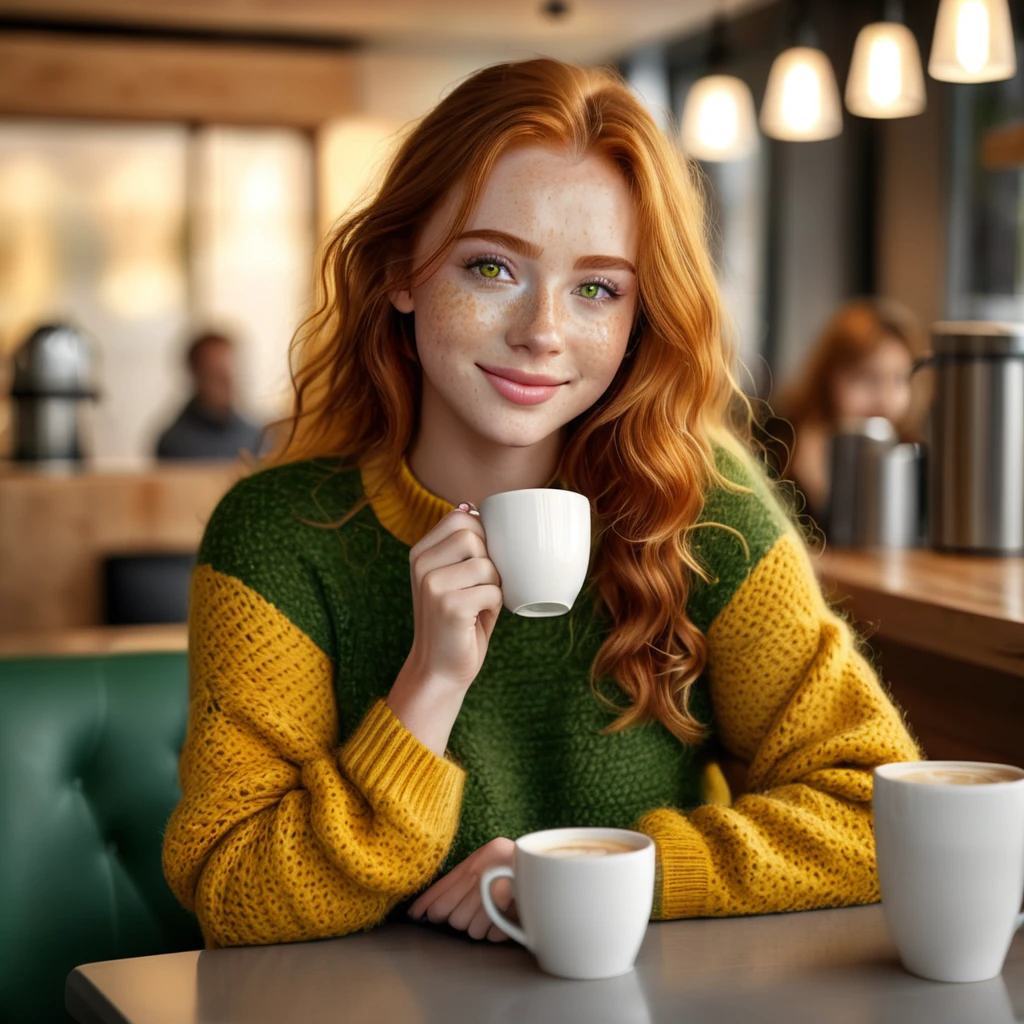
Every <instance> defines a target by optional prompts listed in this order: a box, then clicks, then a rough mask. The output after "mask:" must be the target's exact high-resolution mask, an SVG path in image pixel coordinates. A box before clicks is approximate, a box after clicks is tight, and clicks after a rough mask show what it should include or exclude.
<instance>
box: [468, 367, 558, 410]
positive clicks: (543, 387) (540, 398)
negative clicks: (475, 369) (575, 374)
mask: <svg viewBox="0 0 1024 1024" xmlns="http://www.w3.org/2000/svg"><path fill="white" fill-rule="evenodd" d="M477 365H478V366H480V364H479V363H478V364H477ZM480 370H481V371H482V372H483V375H484V376H485V377H486V378H487V380H488V381H489V382H490V384H491V387H493V388H494V390H495V391H497V392H498V394H499V395H501V397H502V398H507V399H508V400H509V401H510V402H515V403H516V405H540V404H541V402H546V401H547V400H548V399H549V398H552V397H554V394H555V392H556V391H557V390H558V389H559V388H560V387H561V386H562V385H563V384H566V383H568V382H567V381H560V380H556V379H555V378H554V377H544V376H542V375H540V374H535V373H522V372H520V371H519V370H506V369H497V368H495V369H493V370H491V369H488V368H486V367H484V366H480Z"/></svg>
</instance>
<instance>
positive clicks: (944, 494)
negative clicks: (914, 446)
mask: <svg viewBox="0 0 1024 1024" xmlns="http://www.w3.org/2000/svg"><path fill="white" fill-rule="evenodd" d="M921 365H927V366H931V367H933V368H934V371H935V388H934V396H933V399H932V413H931V424H930V435H931V437H930V441H931V444H930V453H929V470H928V493H929V502H928V504H929V522H930V528H929V539H930V542H931V545H932V547H935V548H939V549H942V550H947V551H968V552H979V553H980V552H985V553H988V554H999V555H1012V554H1022V553H1024V324H1000V323H986V322H981V321H964V322H944V323H938V324H936V325H935V326H934V327H933V328H932V354H931V355H930V356H929V357H927V358H926V359H925V360H923V361H922V364H921Z"/></svg>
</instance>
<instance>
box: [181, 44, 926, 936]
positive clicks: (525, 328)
mask: <svg viewBox="0 0 1024 1024" xmlns="http://www.w3.org/2000/svg"><path fill="white" fill-rule="evenodd" d="M691 174H692V172H691V169H690V168H689V166H688V164H687V162H686V160H685V158H684V157H683V156H682V154H681V153H680V152H679V150H678V148H676V147H675V146H674V144H673V143H672V142H671V141H670V140H669V138H668V137H667V136H666V135H665V134H664V133H663V132H662V131H661V130H660V129H659V127H658V126H657V124H656V123H655V121H654V120H653V118H652V117H651V115H650V114H649V113H648V112H647V111H646V109H645V108H644V107H643V106H642V105H641V103H640V102H639V101H638V100H637V99H636V98H635V96H634V95H633V93H632V92H631V91H630V89H629V88H628V87H627V86H626V85H625V84H624V83H623V82H622V81H621V79H619V78H618V77H617V76H615V75H614V74H613V73H611V72H608V71H606V70H599V69H585V68H579V67H575V66H572V65H568V64H563V63H560V62H558V61H553V60H547V59H540V60H530V61H523V62H516V63H509V64H502V65H497V66H494V67H490V68H485V69H484V70H482V71H479V72H477V73H476V74H474V75H472V76H470V77H469V78H468V79H466V80H465V81H464V82H462V83H461V84H460V85H459V86H458V87H456V88H455V89H454V90H453V91H452V92H450V93H449V94H448V95H447V96H446V98H445V99H444V100H442V101H441V103H440V104H439V105H438V106H437V107H436V108H435V109H434V110H433V111H432V112H431V113H429V114H427V115H426V116H425V117H424V118H423V119H422V120H421V121H419V122H418V123H417V125H416V127H415V128H413V130H412V131H411V133H410V134H409V135H408V136H407V137H406V139H405V140H404V141H403V143H402V145H401V147H400V149H399V151H398V153H397V155H396V156H395V158H394V160H393V162H392V163H391V166H390V168H389V169H388V171H387V173H386V176H385V178H384V181H383V183H382V185H381V187H380V189H379V190H378V191H377V192H376V193H375V195H374V196H373V197H372V198H370V199H368V200H367V201H366V202H365V203H364V204H363V205H362V206H361V207H359V208H358V209H356V210H355V211H353V212H351V213H350V214H349V215H347V216H346V218H344V219H343V220H342V221H341V222H339V224H338V226H337V227H336V228H335V231H334V233H333V235H332V237H331V239H330V240H329V241H328V243H327V245H326V247H325V249H324V255H323V265H322V267H321V276H320V280H321V281H322V282H323V288H324V292H323V294H322V295H321V298H320V302H319V307H318V309H317V311H316V312H315V313H314V314H313V315H312V317H311V318H310V319H309V320H308V321H307V322H306V324H305V325H304V327H303V328H301V329H300V331H299V333H298V334H297V336H296V339H295V342H294V348H293V366H294V376H293V381H294V387H295V400H294V411H293V414H292V416H291V417H290V422H289V431H288V436H287V438H286V442H285V444H284V446H283V449H282V450H281V451H280V452H278V453H277V455H276V457H275V459H274V461H273V464H272V465H270V466H269V467H268V468H264V469H262V470H261V471H259V472H256V473H255V474H253V475H251V476H249V477H247V478H246V479H243V480H241V481H240V482H239V483H238V484H236V485H235V486H234V487H233V488H232V489H231V491H229V492H228V494H227V495H226V496H225V497H224V498H223V499H222V501H221V503H220V504H219V505H218V507H217V509H216V511H215V512H214V514H213V516H212V518H211V519H210V522H209V523H208V525H207V528H206V532H205V535H204V538H203V542H202V546H201V550H200V554H199V559H198V565H197V568H196V571H195V575H194V578H193V585H192V601H191V606H190V631H189V657H190V665H191V684H190V685H191V699H190V710H189V720H188V730H187V737H186V740H185V745H184V747H183V750H182V755H181V764H180V778H181V788H182V797H181V801H180V803H179V804H178V806H177V808H176V809H175V811H174V814H173V815H172V817H171V820H170V822H169V823H168V826H167V829H166V832H165V837H164V861H163V862H164V872H165V874H166V877H167V879H168V881H169V884H170V886H171V888H172V889H173V891H174V892H175V893H176V895H177V896H178V898H179V899H180V900H181V902H182V903H183V904H184V905H185V906H186V907H188V908H190V909H192V910H194V911H195V913H196V914H197V916H198V918H199V922H200V924H201V926H202V928H203V932H204V934H205V937H206V941H207V943H208V944H209V945H210V946H230V945H244V944H253V943H276V942H289V941H298V940H306V939H315V938H321V937H326V936H335V935H344V934H347V933H351V932H357V931H360V930H363V929H366V928H370V927H373V926H375V925H377V924H379V923H381V922H383V921H385V920H386V919H387V918H388V917H389V915H391V914H392V913H395V912H399V913H400V912H401V911H402V910H403V909H406V910H407V912H408V913H409V914H410V916H412V917H414V918H417V919H423V918H426V919H428V920H430V921H432V922H435V923H438V924H442V923H443V924H446V925H448V926H450V927H452V928H455V929H457V930H460V931H463V932H465V933H467V934H468V935H469V936H470V937H471V938H474V939H484V938H486V939H489V940H493V941H498V940H501V939H503V938H505V936H504V934H503V933H502V932H501V930H500V929H498V928H497V927H496V926H494V925H492V923H491V922H490V920H489V919H488V917H487V915H486V913H485V911H484V909H483V907H482V904H481V899H480V891H479V879H480V875H481V872H482V871H483V870H485V869H486V868H487V867H489V866H493V865H497V864H506V865H507V864H509V863H510V862H511V859H512V854H513V840H514V839H516V838H518V837H519V836H521V835H522V834H524V833H526V832H531V831H534V830H538V829H544V828H550V827H555V826H566V825H604V826H624V827H632V828H634V829H637V830H639V831H641V832H643V833H645V834H647V835H649V836H651V837H652V838H653V839H654V841H655V844H656V849H657V858H658V868H657V882H656V885H655V892H654V907H653V914H654V916H655V917H658V918H681V917H717V916H725V915H732V914H751V913H768V912H775V911H784V910H799V909H806V908H811V907H821V906H840V905H849V904H857V903H867V902H872V901H877V900H878V898H879V892H878V879H877V872H876V867H875V857H874V841H873V835H872V817H871V786H872V774H871V773H872V768H873V767H874V766H875V765H878V764H882V763H885V762H890V761H897V760H906V759H916V758H917V757H918V756H919V752H918V749H917V746H916V744H915V743H914V741H913V739H912V738H911V736H910V734H909V732H908V730H907V728H906V726H905V724H904V722H903V718H902V715H901V713H900V711H899V710H898V708H896V706H895V705H894V704H893V703H892V702H891V700H890V699H889V698H888V696H887V695H886V693H885V691H884V689H883V687H882V686H881V684H880V682H879V680H878V678H877V676H876V675H875V674H874V671H873V670H872V668H871V667H870V665H869V664H868V663H867V662H866V661H865V659H864V658H863V657H862V655H861V654H860V653H859V651H858V647H857V645H856V643H855V642H854V640H853V637H852V635H851V633H850V630H849V627H848V626H847V624H846V623H845V622H844V621H843V620H842V619H841V618H840V617H839V616H837V615H835V614H834V613H833V612H832V611H831V610H830V609H829V608H828V606H827V605H826V603H825V601H824V599H823V597H822V595H821V591H820V589H819V586H818V583H817V581H816V579H815V575H814V570H813V567H812V565H811V562H810V559H809V558H808V555H807V550H806V547H805V546H804V544H803V541H802V540H801V538H800V535H799V533H798V532H797V530H796V528H795V527H794V525H793V523H792V522H791V521H790V520H789V519H788V518H787V516H786V514H785V513H784V511H783V510H782V508H781V507H780V506H779V504H778V503H777V501H776V500H775V497H774V495H773V493H772V488H771V486H770V484H769V482H768V480H767V479H766V478H765V476H764V475H763V474H762V473H761V472H760V470H759V467H758V464H757V462H756V461H755V460H754V459H753V457H752V456H751V455H750V453H749V450H748V447H747V445H748V443H749V428H748V425H746V424H742V423H741V424H737V425H735V426H732V425H731V424H733V423H734V421H733V420H732V419H730V409H732V408H733V407H734V405H735V403H736V402H737V401H739V400H741V398H742V394H741V392H740V391H739V389H738V387H737V385H736V382H735V380H734V377H733V373H732V366H733V355H732V351H731V348H730V346H729V345H728V343H727V341H726V340H725V337H724V334H723V320H724V319H725V318H724V312H723V310H722V307H721V300H720V297H719V293H718V289H717V286H716V283H715V275H714V271H713V267H712V263H711V260H710V258H709V255H708V251H707V244H706V236H705V219H704V211H703V206H702V202H701V198H700V195H699V192H698V188H697V185H696V182H695V180H694V179H693V178H692V177H691ZM545 486H562V487H566V488H568V489H570V490H574V491H577V492H580V493H582V494H584V495H585V496H586V497H587V498H588V499H589V501H590V503H591V508H592V512H593V525H594V532H593V539H594V545H593V556H592V564H591V569H590V573H589V576H588V583H587V586H586V587H585V588H584V590H583V592H582V593H581V595H580V597H579V598H578V599H577V601H576V604H575V605H574V607H573V608H572V609H571V611H570V612H569V613H567V614H566V615H563V616H560V617H553V618H544V619H534V618H523V617H520V616H517V615H513V614H511V613H509V612H508V610H507V609H504V608H503V607H502V599H503V595H502V589H501V578H500V576H499V574H498V572H497V570H496V568H495V566H494V564H493V562H492V561H491V559H490V557H489V556H488V549H487V536H486V533H485V530H484V527H483V524H482V523H481V520H480V518H479V516H478V515H475V514H474V505H477V506H478V505H479V504H480V503H481V502H482V501H483V500H484V498H486V497H487V496H489V495H491V494H495V493H498V492H501V491H506V490H514V489H517V488H531V487H545ZM725 755H728V756H730V757H732V758H734V759H736V761H738V762H739V763H740V765H741V766H742V770H743V774H744V780H743V785H742V787H741V788H738V789H737V793H736V796H735V799H733V795H732V794H731V793H730V792H729V789H728V787H727V785H726V782H725V779H724V777H723V772H722V770H721V766H720V759H721V758H723V757H724V756H725ZM494 897H495V901H496V902H497V903H498V904H499V905H500V906H501V907H502V909H503V910H504V909H507V908H508V907H509V905H510V903H511V900H512V890H511V887H510V886H509V885H506V884H503V883H501V882H499V883H498V884H496V885H495V888H494ZM410 900H412V902H411V904H410V903H409V901H410Z"/></svg>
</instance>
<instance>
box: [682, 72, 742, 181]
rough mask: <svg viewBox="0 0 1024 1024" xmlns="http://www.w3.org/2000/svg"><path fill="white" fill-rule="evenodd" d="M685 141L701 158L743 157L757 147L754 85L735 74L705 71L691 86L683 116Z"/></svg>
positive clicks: (688, 151)
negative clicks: (709, 73)
mask: <svg viewBox="0 0 1024 1024" xmlns="http://www.w3.org/2000/svg"><path fill="white" fill-rule="evenodd" d="M682 145H683V149H684V150H685V151H686V153H687V154H688V155H689V156H692V157H695V158H696V159H698V160H711V161H715V160H741V159H743V158H744V157H747V156H749V155H750V154H751V153H753V152H754V150H756V149H757V123H756V118H755V115H754V99H753V97H752V96H751V95H750V88H749V86H748V85H747V84H746V82H744V81H743V80H742V79H739V78H736V77H735V76H734V75H705V76H704V77H703V78H700V79H698V80H697V81H696V82H694V83H693V85H692V86H691V87H690V91H689V93H688V94H687V97H686V106H685V107H684V108H683V116H682Z"/></svg>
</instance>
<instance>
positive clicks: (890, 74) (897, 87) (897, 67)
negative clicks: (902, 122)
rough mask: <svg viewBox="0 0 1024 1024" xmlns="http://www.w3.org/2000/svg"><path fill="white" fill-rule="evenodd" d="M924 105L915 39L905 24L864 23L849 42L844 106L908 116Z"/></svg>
mask: <svg viewBox="0 0 1024 1024" xmlns="http://www.w3.org/2000/svg"><path fill="white" fill-rule="evenodd" d="M925 106H926V99H925V89H924V73H923V72H922V70H921V55H920V53H919V52H918V49H917V40H916V39H914V34H913V33H912V32H911V31H910V29H909V28H907V26H906V25H901V24H899V23H898V22H893V21H876V22H874V23H872V24H870V25H865V26H864V27H863V28H862V29H861V30H860V32H859V33H858V35H857V41H856V42H855V43H854V46H853V60H852V61H851V64H850V74H849V77H848V78H847V79H846V109H847V110H849V111H850V113H851V114H856V115H858V116H859V117H911V116H913V115H914V114H920V113H921V112H922V111H923V110H924V109H925Z"/></svg>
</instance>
